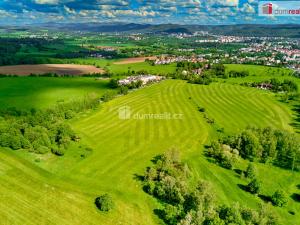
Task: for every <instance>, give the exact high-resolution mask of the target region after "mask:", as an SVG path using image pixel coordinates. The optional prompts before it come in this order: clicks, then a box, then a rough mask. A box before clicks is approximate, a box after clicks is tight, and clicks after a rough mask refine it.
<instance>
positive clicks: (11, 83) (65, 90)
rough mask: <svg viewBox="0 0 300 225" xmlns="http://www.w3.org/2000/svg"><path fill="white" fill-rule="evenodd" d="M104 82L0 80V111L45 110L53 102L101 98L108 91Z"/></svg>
mask: <svg viewBox="0 0 300 225" xmlns="http://www.w3.org/2000/svg"><path fill="white" fill-rule="evenodd" d="M107 84H108V81H107V80H95V78H81V77H80V78H78V77H70V78H67V77H66V78H56V77H7V78H1V79H0V108H7V107H16V108H19V109H24V108H26V109H31V108H48V107H51V106H53V105H55V104H56V103H57V102H64V101H65V102H67V101H70V100H78V99H82V98H83V97H84V96H85V95H89V94H93V93H95V94H97V95H98V96H101V95H102V94H103V93H104V92H105V91H106V90H107V89H108V86H107Z"/></svg>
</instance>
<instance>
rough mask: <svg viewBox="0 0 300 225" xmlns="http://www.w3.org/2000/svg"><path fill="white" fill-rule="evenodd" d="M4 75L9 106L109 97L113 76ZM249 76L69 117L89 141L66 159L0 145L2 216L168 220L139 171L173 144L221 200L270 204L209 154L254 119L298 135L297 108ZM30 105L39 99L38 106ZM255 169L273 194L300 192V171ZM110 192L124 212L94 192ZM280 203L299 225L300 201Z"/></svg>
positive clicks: (141, 95) (259, 74) (175, 87)
mask: <svg viewBox="0 0 300 225" xmlns="http://www.w3.org/2000/svg"><path fill="white" fill-rule="evenodd" d="M103 63H104V62H103ZM105 63H106V62H105ZM140 64H141V65H143V63H140ZM135 65H139V64H131V66H132V68H133V69H136V67H135ZM141 67H142V66H141ZM120 68H121V67H120ZM153 68H157V67H156V66H155V67H153ZM239 69H240V70H248V71H249V73H250V76H249V77H246V78H244V79H245V80H249V81H252V80H253V81H256V80H264V79H265V78H270V77H275V76H280V77H281V76H284V77H287V76H288V71H285V70H282V69H280V70H279V73H277V68H275V69H274V73H273V69H271V71H270V68H269V67H260V66H240V65H226V71H227V72H228V71H230V70H239ZM1 79H2V80H1V83H0V93H1V95H0V102H1V104H0V105H1V106H2V107H6V106H7V105H9V103H11V102H14V101H15V104H14V106H16V107H28V108H31V107H42V108H43V107H46V106H49V105H51V103H55V102H56V101H57V100H58V99H65V101H67V100H68V99H72V98H76V97H77V98H79V97H80V96H82V95H84V94H87V92H96V93H97V94H98V95H101V94H103V93H104V91H106V90H107V89H108V87H107V83H108V81H105V80H97V81H96V80H95V79H93V78H84V77H82V78H46V77H39V78H36V77H21V78H20V77H19V78H1ZM293 79H294V80H295V81H296V82H297V83H298V84H300V83H299V81H298V80H297V79H296V78H293ZM33 80H34V81H35V82H34V85H33V82H32V81H33ZM241 82H242V78H229V79H218V80H217V81H216V82H214V83H212V84H210V85H197V84H189V83H187V82H186V81H182V80H166V81H163V82H161V83H159V84H153V85H151V86H149V87H145V88H143V89H141V90H136V91H133V92H130V93H129V94H128V95H125V96H119V97H117V98H115V99H113V100H111V101H108V102H106V103H102V106H101V108H99V109H96V110H93V111H90V112H86V113H80V114H79V115H78V116H77V117H74V118H73V119H71V120H69V121H68V123H69V124H70V126H71V127H72V128H73V130H74V131H75V132H76V133H77V134H78V135H79V136H80V137H81V139H82V140H81V142H80V143H79V145H80V146H78V145H71V146H70V147H69V148H68V149H67V151H66V154H65V155H64V156H62V157H57V156H55V155H53V154H51V153H47V154H44V155H37V154H34V153H27V152H25V151H23V150H20V151H11V150H8V149H1V150H0V155H1V157H0V174H1V177H0V181H1V183H3V184H4V185H2V186H1V187H0V190H1V193H5V195H3V196H1V197H2V199H1V203H0V211H1V212H3V213H1V217H0V220H1V221H4V224H20V223H26V224H36V223H37V221H39V223H42V224H72V225H73V224H99V221H101V224H145V225H146V224H147V225H148V224H160V223H162V221H161V220H160V219H159V217H158V216H157V215H155V213H154V210H155V209H157V208H160V207H161V204H160V203H159V201H157V200H155V198H152V197H151V196H150V195H148V194H146V193H145V192H144V191H143V188H142V182H141V181H140V179H139V177H140V176H142V175H143V174H144V171H145V169H146V167H147V166H150V165H151V160H152V159H153V157H155V156H157V155H159V154H162V153H163V152H165V151H166V150H168V149H171V148H176V149H178V150H179V151H180V153H181V155H182V158H183V161H184V162H186V163H187V164H188V165H189V167H190V169H191V171H192V173H193V178H195V179H197V178H200V179H204V180H207V181H209V182H211V184H212V187H213V189H214V191H215V193H216V197H217V201H218V203H219V204H233V203H235V202H238V203H240V204H241V205H245V204H246V206H247V207H250V208H253V209H257V208H258V204H259V203H263V201H262V200H261V199H260V198H259V197H257V196H253V195H252V194H250V193H248V192H245V191H244V190H242V189H241V188H240V187H239V185H240V184H244V183H245V181H244V180H242V179H241V178H240V177H239V176H238V175H237V174H236V173H235V171H233V170H227V169H224V168H222V167H220V166H218V165H216V164H214V163H212V162H210V161H209V160H207V158H206V157H205V155H204V150H205V145H207V144H209V143H210V142H211V141H212V140H213V139H215V138H218V137H219V136H220V135H221V134H220V132H218V130H220V129H221V128H222V129H223V130H224V132H225V133H226V134H230V135H231V134H236V133H239V132H241V131H242V130H243V129H245V128H246V127H247V126H249V125H252V126H257V127H261V128H263V127H267V126H270V127H272V128H276V129H283V130H287V131H289V132H295V131H297V127H294V126H293V125H292V124H293V123H292V122H293V121H294V117H295V112H294V111H293V108H292V105H291V104H288V103H285V102H282V101H279V99H278V97H277V95H276V94H275V93H272V92H270V91H266V90H258V89H256V88H251V87H244V86H241V85H239V83H241ZM21 84H22V85H21ZM7 93H8V94H7ZM51 93H52V94H51ZM5 94H7V95H5ZM24 98H25V99H27V100H24ZM14 99H15V100H14ZM29 102H30V103H33V104H32V105H31V106H29ZM27 103H28V104H27ZM122 107H127V109H129V110H130V114H131V117H130V118H129V119H125V120H124V119H122V118H120V114H119V113H120V110H121V109H122ZM199 107H203V108H205V110H206V114H207V116H208V117H209V118H213V119H214V121H215V122H214V124H209V123H208V122H207V119H206V118H205V117H203V114H202V113H201V112H199ZM164 113H169V114H171V115H177V116H176V117H173V118H172V119H153V118H152V119H151V118H148V119H145V118H144V119H143V117H141V115H149V114H164ZM81 145H88V146H90V148H91V149H93V151H92V152H91V154H89V155H88V156H87V157H84V158H82V157H80V155H78V152H80V151H81V150H80V149H81ZM247 165H248V163H247V162H246V161H244V160H241V161H239V162H238V163H237V165H236V167H237V168H238V169H242V170H245V169H246V167H247ZM255 166H256V167H257V170H258V177H259V179H260V180H261V181H262V184H263V189H262V194H263V195H266V196H269V195H272V194H273V192H274V191H275V190H277V189H279V188H282V187H284V189H285V190H286V191H287V193H288V195H289V196H291V195H293V194H294V193H299V192H300V190H299V189H298V188H297V186H298V187H299V184H300V183H299V180H300V174H299V172H296V171H295V172H292V171H289V170H285V169H280V168H277V167H274V166H271V165H269V164H262V163H258V162H255ZM12 177H13V179H12ZM274 177H276V182H274V179H273V178H274ZM270 178H272V179H270ZM104 193H109V194H110V195H111V196H112V198H113V199H114V201H115V209H114V210H112V211H111V212H109V213H103V212H99V211H98V210H97V208H96V206H95V204H94V200H95V198H96V197H97V196H99V195H101V194H104ZM272 209H273V210H274V211H275V212H276V213H278V214H279V216H280V222H281V223H282V224H287V225H288V224H295V225H297V224H300V214H299V211H300V203H299V202H297V201H294V200H293V199H292V198H291V197H289V202H288V204H287V206H286V207H283V208H279V207H272ZM289 212H296V213H295V215H292V214H291V213H289Z"/></svg>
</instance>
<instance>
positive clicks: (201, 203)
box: [143, 150, 278, 225]
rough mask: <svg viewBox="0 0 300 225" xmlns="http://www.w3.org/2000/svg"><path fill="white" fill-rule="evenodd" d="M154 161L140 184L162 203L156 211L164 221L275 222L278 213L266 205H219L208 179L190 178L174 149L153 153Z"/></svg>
mask: <svg viewBox="0 0 300 225" xmlns="http://www.w3.org/2000/svg"><path fill="white" fill-rule="evenodd" d="M153 163H154V164H153V166H151V167H148V168H147V170H146V172H145V175H144V176H143V188H144V191H145V192H147V193H148V194H150V195H152V196H154V197H155V198H157V199H158V200H159V201H160V202H161V203H162V207H161V209H156V210H155V212H156V214H157V215H158V216H159V217H160V218H161V219H162V220H163V221H164V222H165V223H166V224H170V225H175V224H181V225H184V224H203V225H214V224H218V225H229V224H237V225H245V224H259V225H267V224H268V225H276V224H278V218H277V215H276V214H274V213H273V212H272V211H271V209H270V208H269V207H268V206H267V205H262V206H261V207H260V208H259V210H253V209H250V208H247V207H245V206H241V205H239V204H234V205H231V206H228V205H219V204H218V203H217V201H216V196H215V193H214V191H213V189H212V187H211V185H210V183H208V182H206V181H203V180H199V181H197V182H194V181H193V182H192V174H191V171H190V169H189V167H188V166H187V165H186V164H185V163H183V162H182V161H181V159H180V155H179V152H178V151H177V150H170V151H168V152H166V153H165V154H163V155H160V156H157V157H155V158H154V160H153Z"/></svg>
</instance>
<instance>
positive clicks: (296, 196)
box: [291, 193, 300, 202]
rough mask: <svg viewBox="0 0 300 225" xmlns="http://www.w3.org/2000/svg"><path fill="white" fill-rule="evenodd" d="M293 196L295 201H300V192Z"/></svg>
mask: <svg viewBox="0 0 300 225" xmlns="http://www.w3.org/2000/svg"><path fill="white" fill-rule="evenodd" d="M291 198H292V199H293V200H294V201H295V202H300V194H297V193H294V194H292V195H291Z"/></svg>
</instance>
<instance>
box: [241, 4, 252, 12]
mask: <svg viewBox="0 0 300 225" xmlns="http://www.w3.org/2000/svg"><path fill="white" fill-rule="evenodd" d="M241 11H242V12H244V13H255V9H254V8H253V6H251V5H250V4H248V3H245V4H244V5H243V7H242V8H241Z"/></svg>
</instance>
